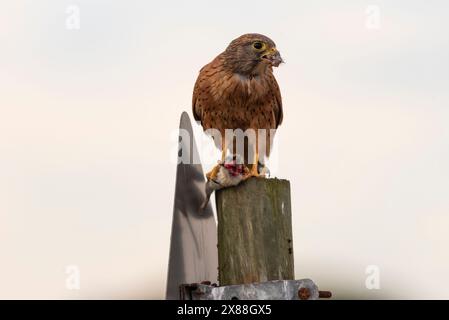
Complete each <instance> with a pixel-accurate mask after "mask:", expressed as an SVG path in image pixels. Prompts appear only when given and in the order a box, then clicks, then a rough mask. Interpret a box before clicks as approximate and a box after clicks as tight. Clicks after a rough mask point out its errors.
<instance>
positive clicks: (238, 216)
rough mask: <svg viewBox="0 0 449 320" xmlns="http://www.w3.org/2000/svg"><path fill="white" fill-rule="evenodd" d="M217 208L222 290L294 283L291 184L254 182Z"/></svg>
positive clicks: (225, 196)
mask: <svg viewBox="0 0 449 320" xmlns="http://www.w3.org/2000/svg"><path fill="white" fill-rule="evenodd" d="M216 204H217V216H218V264H219V283H220V285H221V286H224V285H232V284H244V283H253V282H264V281H270V280H294V266H293V241H292V224H291V201H290V182H289V181H287V180H279V179H264V178H250V179H248V180H247V181H245V182H243V183H241V184H240V185H238V186H236V187H232V188H226V189H223V190H219V191H217V193H216Z"/></svg>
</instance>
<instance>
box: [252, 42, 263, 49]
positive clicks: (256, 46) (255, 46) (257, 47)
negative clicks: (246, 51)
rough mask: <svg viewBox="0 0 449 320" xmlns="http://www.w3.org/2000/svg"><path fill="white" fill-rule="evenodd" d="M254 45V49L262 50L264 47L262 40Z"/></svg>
mask: <svg viewBox="0 0 449 320" xmlns="http://www.w3.org/2000/svg"><path fill="white" fill-rule="evenodd" d="M253 47H254V49H257V50H261V49H263V47H264V44H263V43H262V42H259V41H256V42H254V43H253Z"/></svg>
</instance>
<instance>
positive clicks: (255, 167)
mask: <svg viewBox="0 0 449 320" xmlns="http://www.w3.org/2000/svg"><path fill="white" fill-rule="evenodd" d="M258 167H259V150H257V147H256V151H255V152H254V159H253V163H252V166H251V171H250V175H251V176H252V177H258V176H259V170H258V169H259V168H258Z"/></svg>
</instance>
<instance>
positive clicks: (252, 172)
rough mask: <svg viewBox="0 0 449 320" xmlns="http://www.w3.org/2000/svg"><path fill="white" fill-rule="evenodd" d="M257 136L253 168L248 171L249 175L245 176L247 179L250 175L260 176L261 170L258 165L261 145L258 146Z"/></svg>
mask: <svg viewBox="0 0 449 320" xmlns="http://www.w3.org/2000/svg"><path fill="white" fill-rule="evenodd" d="M257 140H258V139H257V137H256V144H255V148H254V150H253V152H254V153H253V161H252V163H251V170H250V171H249V172H248V174H247V176H246V177H245V179H248V178H250V177H258V176H259V170H258V166H259V146H258V141H257Z"/></svg>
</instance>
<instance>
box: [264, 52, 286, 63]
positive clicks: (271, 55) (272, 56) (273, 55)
mask: <svg viewBox="0 0 449 320" xmlns="http://www.w3.org/2000/svg"><path fill="white" fill-rule="evenodd" d="M262 61H266V62H268V63H269V64H271V65H272V66H273V67H278V66H279V65H280V64H281V63H283V62H284V60H282V58H281V54H280V53H279V51H278V50H277V49H276V48H271V49H268V50H267V51H266V52H264V54H263V55H262Z"/></svg>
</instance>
